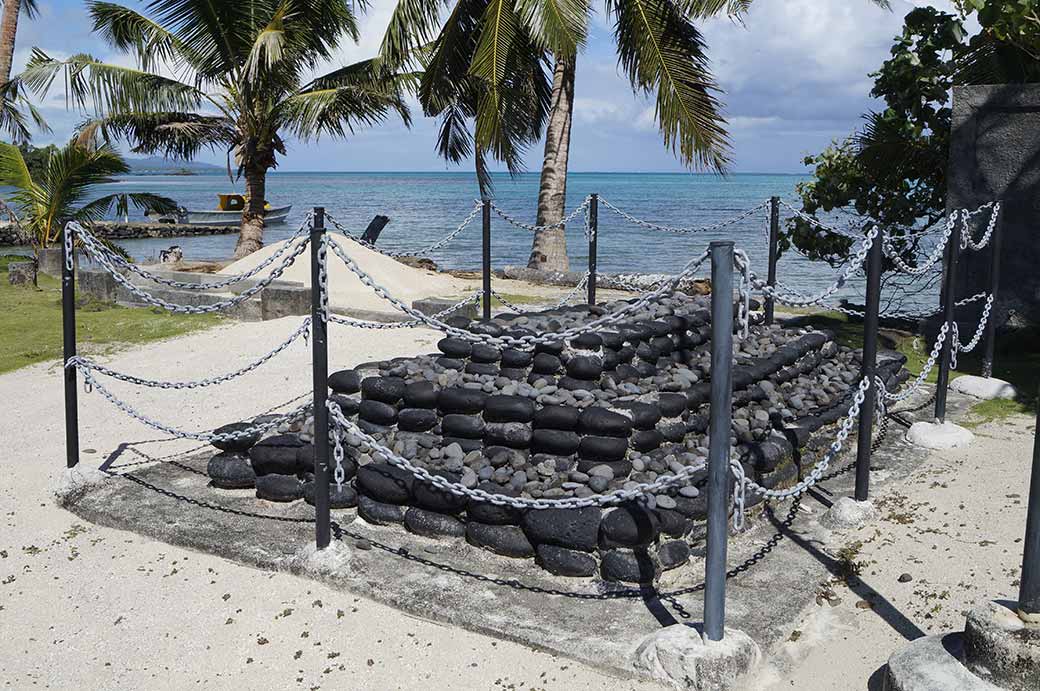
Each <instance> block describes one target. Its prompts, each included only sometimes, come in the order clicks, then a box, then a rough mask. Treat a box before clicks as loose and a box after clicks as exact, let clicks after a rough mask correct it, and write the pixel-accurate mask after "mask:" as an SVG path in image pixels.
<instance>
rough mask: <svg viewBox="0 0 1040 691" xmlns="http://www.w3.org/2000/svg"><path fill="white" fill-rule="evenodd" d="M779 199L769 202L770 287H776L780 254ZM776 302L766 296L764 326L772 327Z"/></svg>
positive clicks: (773, 198)
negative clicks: (777, 264) (777, 263)
mask: <svg viewBox="0 0 1040 691" xmlns="http://www.w3.org/2000/svg"><path fill="white" fill-rule="evenodd" d="M779 244H780V197H772V198H770V200H769V276H768V279H769V280H768V281H767V282H768V283H769V285H770V287H776V262H777V259H778V258H779V257H778V255H779V254H780V248H779ZM775 308H776V301H775V300H774V299H773V298H772V296H769V295H767V296H766V304H765V313H766V325H768V326H772V325H773V312H774V310H775Z"/></svg>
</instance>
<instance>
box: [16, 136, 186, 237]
mask: <svg viewBox="0 0 1040 691" xmlns="http://www.w3.org/2000/svg"><path fill="white" fill-rule="evenodd" d="M129 171H130V166H129V165H127V163H126V161H125V160H123V157H122V156H121V155H120V153H119V152H118V151H116V150H115V149H114V148H112V146H110V145H108V144H101V145H95V143H93V142H91V141H90V140H89V138H86V137H82V136H81V137H77V138H74V139H72V140H71V141H70V142H69V143H68V144H66V145H65V146H63V147H61V148H58V149H56V150H55V151H53V152H52V153H51V155H50V156H49V157H48V159H47V163H46V166H45V167H44V168H43V170H42V171H40V172H37V173H33V172H30V169H29V165H28V164H27V163H26V159H25V157H24V156H23V155H22V152H21V150H19V148H18V147H17V146H14V145H12V144H5V143H0V185H6V186H10V187H13V188H14V190H13V191H12V192H10V193H9V196H8V199H9V201H10V202H11V204H12V206H13V207H14V208H13V211H14V213H15V214H16V216H17V218H18V222H19V225H20V226H21V229H22V231H23V232H25V233H26V234H27V235H28V236H29V238H28V239H29V240H30V242H31V243H32V245H33V247H34V248H35V249H36V250H37V251H39V250H41V249H46V248H47V247H49V246H50V245H51V244H52V243H54V242H57V241H58V240H59V239H60V238H61V237H62V231H63V229H64V227H65V224H66V223H68V222H69V221H78V222H80V223H83V224H93V223H96V222H97V221H100V220H102V219H103V218H105V217H106V216H107V215H108V213H109V212H110V211H112V209H113V208H115V209H116V212H117V213H121V214H122V213H125V212H126V209H127V208H128V207H129V205H133V206H135V207H137V208H139V209H145V210H149V211H158V212H160V213H168V212H170V211H173V210H174V209H176V208H177V204H176V203H175V202H174V201H173V200H172V199H167V198H166V197H162V196H159V195H155V194H150V193H145V192H129V193H128V192H121V193H118V194H109V195H105V196H102V197H97V198H94V188H95V187H97V186H98V185H103V184H105V183H111V182H115V181H116V178H115V176H117V175H124V174H126V173H128V172H129Z"/></svg>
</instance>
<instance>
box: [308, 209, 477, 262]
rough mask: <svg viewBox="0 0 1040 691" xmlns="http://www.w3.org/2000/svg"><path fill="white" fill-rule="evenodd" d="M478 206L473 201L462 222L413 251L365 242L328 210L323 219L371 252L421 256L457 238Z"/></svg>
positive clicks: (398, 256)
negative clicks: (395, 249) (398, 250)
mask: <svg viewBox="0 0 1040 691" xmlns="http://www.w3.org/2000/svg"><path fill="white" fill-rule="evenodd" d="M480 206H481V204H480V202H479V201H477V202H475V204H474V206H473V209H472V210H471V211H470V212H469V215H467V216H466V217H465V218H464V219H463V220H462V222H461V223H460V224H459V225H458V226H457V227H456V228H455V230H453V231H451V232H450V233H448V234H447V235H446V236H444V237H443V238H441V239H440V240H438V241H437V242H435V243H433V244H432V245H428V246H426V247H423V248H422V249H419V250H416V251H414V252H387V251H385V250H383V249H381V248H379V247H376V246H375V245H373V244H372V243H371V242H367V241H365V240H363V239H362V238H359V237H358V236H357V235H354V234H353V233H351V232H350V231H349V230H347V228H346V226H345V225H344V224H343V223H342V222H341V221H338V220H337V219H336V218H334V217H332V216H330V215H329V214H328V212H326V213H325V220H327V221H328V222H329V223H331V224H332V225H333V227H335V228H336V230H338V231H339V232H340V234H341V235H343V236H344V237H346V238H347V239H349V240H353V241H354V242H356V243H357V244H359V245H361V246H362V247H366V248H368V249H370V250H372V251H373V252H378V253H379V254H382V255H383V256H386V257H390V258H392V259H398V258H400V257H423V256H426V255H428V254H431V253H433V252H436V251H437V250H439V249H440V248H442V247H444V246H446V245H448V244H449V243H451V242H452V241H453V240H454V239H455V238H457V237H458V236H459V235H460V234H461V233H462V232H463V231H464V230H466V228H468V227H469V225H470V224H471V223H472V222H473V219H475V218H476V217H477V215H478V214H479V213H480Z"/></svg>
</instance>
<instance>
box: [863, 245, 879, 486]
mask: <svg viewBox="0 0 1040 691" xmlns="http://www.w3.org/2000/svg"><path fill="white" fill-rule="evenodd" d="M883 232H884V231H883V230H880V229H879V230H878V234H877V237H875V238H874V244H873V245H871V246H870V253H869V254H868V255H867V312H866V315H865V318H864V320H863V366H862V368H861V370H860V372H861V379H860V380H861V381H862V380H863V379H866V380H867V381H869V382H870V388H868V389H867V391H866V395H865V396H864V398H863V405H862V406H861V407H860V412H859V438H858V445H857V447H856V501H866V500H867V497H868V494H869V492H870V446H871V436H873V433H874V406H875V403H876V400H877V384H876V383H875V381H874V377H875V374H876V372H877V342H878V313H879V312H880V311H881V261H882V246H883V245H882V241H883V239H884V238H883V237H882V233H883Z"/></svg>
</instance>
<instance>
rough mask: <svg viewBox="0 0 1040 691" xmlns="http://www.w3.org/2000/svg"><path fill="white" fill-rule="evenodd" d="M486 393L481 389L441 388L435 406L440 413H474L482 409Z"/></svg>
mask: <svg viewBox="0 0 1040 691" xmlns="http://www.w3.org/2000/svg"><path fill="white" fill-rule="evenodd" d="M486 400H487V394H486V393H484V392H483V391H475V390H473V389H464V388H462V387H453V388H450V389H443V390H442V391H441V393H440V395H439V396H438V397H437V407H438V408H440V410H441V412H442V413H461V414H464V415H476V414H478V413H480V412H481V411H483V410H484V402H485V401H486Z"/></svg>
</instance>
